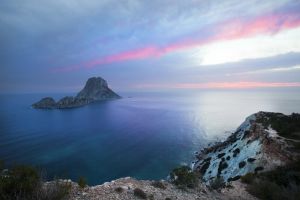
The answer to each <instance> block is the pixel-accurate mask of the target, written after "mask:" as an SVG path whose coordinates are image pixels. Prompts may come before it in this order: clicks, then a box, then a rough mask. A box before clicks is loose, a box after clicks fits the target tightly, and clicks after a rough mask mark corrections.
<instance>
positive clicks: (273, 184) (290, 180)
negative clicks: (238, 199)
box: [242, 161, 300, 200]
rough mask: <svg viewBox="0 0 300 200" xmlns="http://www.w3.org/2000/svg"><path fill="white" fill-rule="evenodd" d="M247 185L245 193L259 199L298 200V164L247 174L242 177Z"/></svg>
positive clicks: (299, 182)
mask: <svg viewBox="0 0 300 200" xmlns="http://www.w3.org/2000/svg"><path fill="white" fill-rule="evenodd" d="M242 181H243V182H245V183H247V184H248V186H247V188H246V189H247V191H248V192H249V193H251V194H252V195H254V196H256V197H258V198H260V199H268V200H279V199H291V200H296V199H299V196H300V162H299V161H298V162H295V163H293V164H290V165H287V166H283V167H278V168H277V169H275V170H272V171H268V172H262V173H260V174H247V175H245V176H244V177H242Z"/></svg>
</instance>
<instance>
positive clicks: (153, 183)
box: [151, 181, 166, 190]
mask: <svg viewBox="0 0 300 200" xmlns="http://www.w3.org/2000/svg"><path fill="white" fill-rule="evenodd" d="M151 185H152V186H153V187H156V188H160V189H163V190H165V189H166V186H165V184H164V183H163V182H161V181H154V182H152V183H151Z"/></svg>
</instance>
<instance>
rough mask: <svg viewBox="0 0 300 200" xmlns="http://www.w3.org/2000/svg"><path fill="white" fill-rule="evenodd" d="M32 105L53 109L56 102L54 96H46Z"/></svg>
mask: <svg viewBox="0 0 300 200" xmlns="http://www.w3.org/2000/svg"><path fill="white" fill-rule="evenodd" d="M32 106H33V107H34V108H41V109H51V108H55V107H56V102H55V100H54V99H53V98H52V97H45V98H43V99H41V100H40V101H39V102H37V103H35V104H33V105H32Z"/></svg>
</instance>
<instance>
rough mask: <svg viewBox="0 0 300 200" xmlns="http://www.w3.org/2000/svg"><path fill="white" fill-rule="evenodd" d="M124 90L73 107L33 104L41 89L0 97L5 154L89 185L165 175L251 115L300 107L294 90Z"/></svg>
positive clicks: (0, 148)
mask: <svg viewBox="0 0 300 200" xmlns="http://www.w3.org/2000/svg"><path fill="white" fill-rule="evenodd" d="M122 95H123V96H124V98H123V99H120V100H113V101H106V102H99V103H95V104H91V105H88V106H85V107H81V108H77V109H69V110H35V109H32V108H31V107H30V105H31V104H32V103H33V102H35V101H37V100H39V99H40V98H41V97H43V96H45V95H41V94H35V95H33V94H32V95H2V96H0V159H2V160H4V161H5V162H6V163H7V164H13V163H22V164H32V165H37V166H39V167H41V168H43V169H46V171H47V175H48V177H49V178H51V177H54V176H59V177H67V178H71V179H73V180H77V178H78V177H79V176H84V177H86V178H87V180H88V182H89V184H91V185H94V184H100V183H103V182H105V181H109V180H112V179H116V178H119V177H125V176H132V177H135V178H138V179H161V178H165V177H166V176H167V175H168V173H169V172H170V170H171V169H173V168H174V167H176V166H178V165H181V164H187V163H189V162H190V161H191V160H192V159H193V152H194V151H197V150H199V149H200V148H201V147H203V145H206V144H207V143H208V142H210V141H213V140H216V138H225V137H227V136H228V134H230V132H232V131H234V130H235V129H236V128H237V126H238V125H239V124H240V123H241V122H243V120H244V119H245V117H247V116H248V115H250V114H252V113H254V112H257V111H260V110H264V111H274V112H283V113H286V114H290V113H291V112H300V92H297V91H289V92H288V91H281V92H280V91H272V92H271V91H269V92H264V91H260V92H257V91H256V92H255V91H248V92H241V91H221V92H220V91H201V92H193V93H190V94H189V93H178V94H175V93H135V94H134V93H131V94H126V93H125V94H122ZM52 96H53V95H52ZM55 96H56V97H61V95H55ZM128 96H131V98H128Z"/></svg>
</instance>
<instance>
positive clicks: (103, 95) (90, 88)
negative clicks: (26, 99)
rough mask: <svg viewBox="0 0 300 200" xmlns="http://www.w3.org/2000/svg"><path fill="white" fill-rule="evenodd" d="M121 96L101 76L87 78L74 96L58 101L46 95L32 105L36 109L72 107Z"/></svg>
mask: <svg viewBox="0 0 300 200" xmlns="http://www.w3.org/2000/svg"><path fill="white" fill-rule="evenodd" d="M118 98H121V97H120V96H119V95H118V94H116V93H115V92H114V91H112V90H111V89H110V88H109V87H108V84H107V82H106V80H104V79H102V78H101V77H93V78H89V79H88V81H87V82H86V84H85V86H84V88H83V89H82V90H81V91H80V92H79V93H78V94H77V95H76V97H72V96H67V97H64V98H62V99H60V100H59V101H58V102H55V100H54V99H53V98H51V97H46V98H43V99H42V100H40V101H39V102H37V103H34V104H33V105H32V107H33V108H37V109H53V108H58V109H63V108H74V107H80V106H84V105H87V104H89V103H92V102H95V101H102V100H109V99H118Z"/></svg>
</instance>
